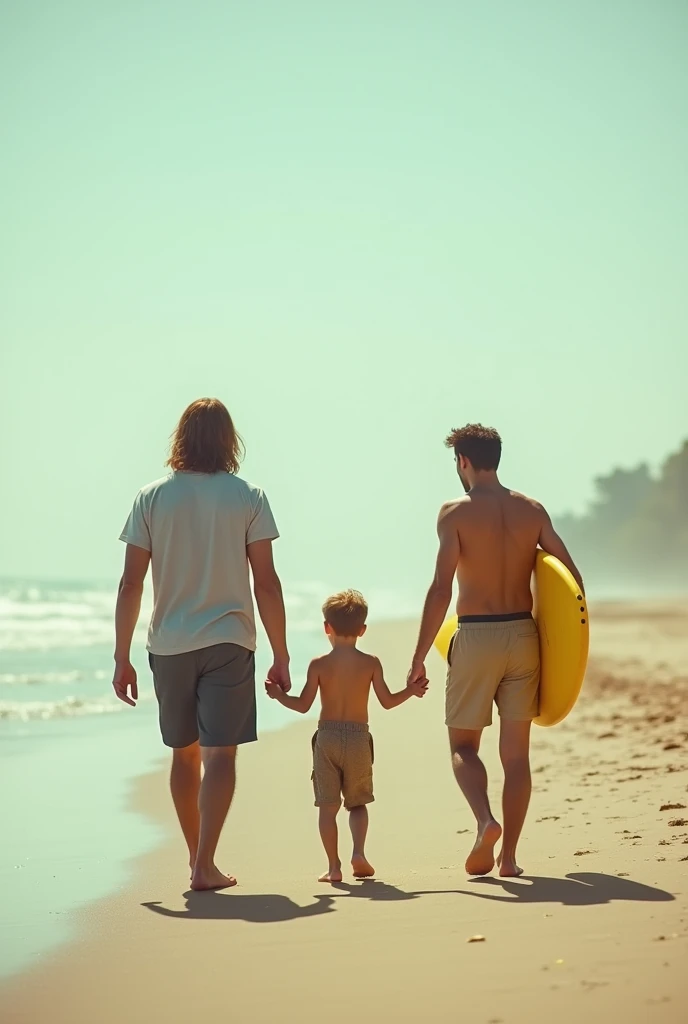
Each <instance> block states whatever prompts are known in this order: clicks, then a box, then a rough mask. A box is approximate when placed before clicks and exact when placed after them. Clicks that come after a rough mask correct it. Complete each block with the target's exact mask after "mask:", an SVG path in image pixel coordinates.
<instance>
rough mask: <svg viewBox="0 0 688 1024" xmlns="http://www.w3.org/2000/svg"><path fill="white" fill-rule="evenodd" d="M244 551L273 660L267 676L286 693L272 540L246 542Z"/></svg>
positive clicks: (280, 601)
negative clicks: (249, 566)
mask: <svg viewBox="0 0 688 1024" xmlns="http://www.w3.org/2000/svg"><path fill="white" fill-rule="evenodd" d="M246 552H247V554H248V560H249V562H250V564H251V571H252V573H253V593H254V594H255V596H256V604H257V605H258V614H259V615H260V618H261V622H262V623H263V625H264V626H265V632H266V633H267V635H268V640H269V641H270V646H271V647H272V659H273V663H272V668H271V669H270V671H269V672H268V679H269V680H270V682H272V683H277V684H278V685H279V686H281V687H282V689H283V690H284V692H285V693H287V692H288V691H289V690H290V689H291V681H290V679H289V651H288V650H287V623H286V613H285V611H284V598H283V597H282V585H281V583H280V581H279V576H278V575H277V570H276V569H275V563H274V561H273V558H272V541H271V540H256V541H254V542H253V543H252V544H248V545H247V547H246Z"/></svg>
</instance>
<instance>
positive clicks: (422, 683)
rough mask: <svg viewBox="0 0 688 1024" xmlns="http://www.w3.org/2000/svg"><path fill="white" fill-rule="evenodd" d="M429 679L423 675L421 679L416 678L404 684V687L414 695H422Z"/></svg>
mask: <svg viewBox="0 0 688 1024" xmlns="http://www.w3.org/2000/svg"><path fill="white" fill-rule="evenodd" d="M428 685H429V681H428V679H426V678H425V677H423V678H422V679H416V680H415V681H414V682H412V683H407V684H406V689H407V690H410V691H411V693H412V694H413V696H414V697H424V696H425V694H426V693H427V692H428Z"/></svg>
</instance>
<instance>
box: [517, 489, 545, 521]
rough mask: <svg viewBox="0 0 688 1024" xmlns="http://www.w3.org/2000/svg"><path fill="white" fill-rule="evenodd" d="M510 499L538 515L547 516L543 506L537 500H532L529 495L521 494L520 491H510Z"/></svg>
mask: <svg viewBox="0 0 688 1024" xmlns="http://www.w3.org/2000/svg"><path fill="white" fill-rule="evenodd" d="M509 499H510V500H511V501H513V502H514V503H515V504H518V505H521V506H522V507H523V508H524V509H528V510H531V511H532V512H533V513H535V514H536V515H545V514H546V513H545V509H544V507H543V505H542V504H541V503H540V502H539V501H537V499H536V498H530V497H529V496H528V495H527V494H521V492H520V491H513V490H511V489H509Z"/></svg>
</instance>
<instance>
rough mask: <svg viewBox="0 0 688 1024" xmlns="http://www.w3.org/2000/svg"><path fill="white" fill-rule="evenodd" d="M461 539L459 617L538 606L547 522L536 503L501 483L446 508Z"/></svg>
mask: <svg viewBox="0 0 688 1024" xmlns="http://www.w3.org/2000/svg"><path fill="white" fill-rule="evenodd" d="M441 519H442V520H444V528H446V529H447V530H453V531H454V532H455V533H456V536H457V540H458V561H457V566H456V578H457V581H458V584H459V599H458V604H457V613H458V614H459V615H509V614H511V613H514V612H529V611H531V609H532V607H533V598H532V594H531V590H530V579H531V574H532V571H533V568H534V566H535V554H536V552H537V548H538V544H539V543H540V538H541V535H542V532H543V528H544V527H545V525H546V517H545V516H544V515H543V510H542V507H541V506H540V505H538V503H537V502H536V501H533V500H532V499H531V498H527V497H525V495H523V494H519V493H518V492H516V491H510V490H509V489H508V488H506V487H502V486H501V485H500V486H498V487H496V488H491V487H488V488H480V487H477V488H474V490H473V491H471V493H470V494H467V495H466V496H465V497H464V498H460V499H459V500H458V501H455V502H449V503H448V504H447V505H445V506H444V508H443V510H442V513H441Z"/></svg>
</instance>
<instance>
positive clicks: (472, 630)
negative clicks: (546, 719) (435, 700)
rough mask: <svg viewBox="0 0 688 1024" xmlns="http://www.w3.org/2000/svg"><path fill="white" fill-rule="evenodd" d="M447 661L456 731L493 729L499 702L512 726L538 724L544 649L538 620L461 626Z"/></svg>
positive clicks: (449, 721)
mask: <svg viewBox="0 0 688 1024" xmlns="http://www.w3.org/2000/svg"><path fill="white" fill-rule="evenodd" d="M447 660H448V663H449V666H448V669H447V690H446V712H447V714H446V724H447V725H448V726H449V727H450V728H451V729H471V730H478V729H484V728H485V727H486V726H488V725H492V703H493V702H494V703H495V704H496V705H497V708H498V710H499V715H500V717H501V718H504V719H507V720H509V721H513V722H530V721H532V720H533V719H534V718H537V716H538V688H539V685H540V645H539V642H538V631H537V626H536V624H535V621H534V620H533V619H532V618H523V619H518V620H516V621H508V622H460V623H459V628H458V629H457V631H456V633H455V634H454V637H453V639H452V642H451V644H450V645H449V652H448V657H447Z"/></svg>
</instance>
